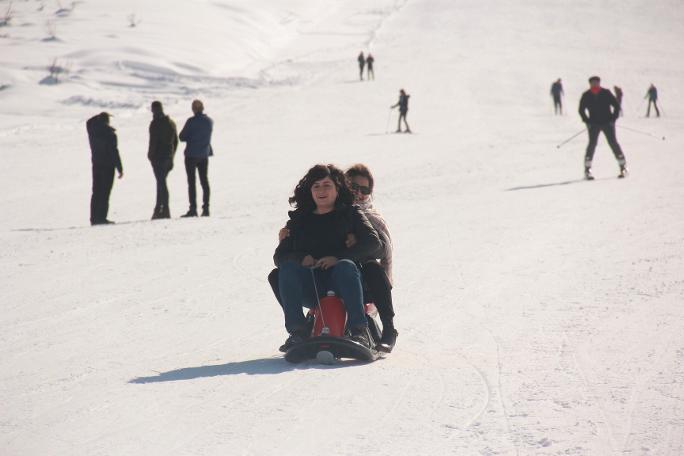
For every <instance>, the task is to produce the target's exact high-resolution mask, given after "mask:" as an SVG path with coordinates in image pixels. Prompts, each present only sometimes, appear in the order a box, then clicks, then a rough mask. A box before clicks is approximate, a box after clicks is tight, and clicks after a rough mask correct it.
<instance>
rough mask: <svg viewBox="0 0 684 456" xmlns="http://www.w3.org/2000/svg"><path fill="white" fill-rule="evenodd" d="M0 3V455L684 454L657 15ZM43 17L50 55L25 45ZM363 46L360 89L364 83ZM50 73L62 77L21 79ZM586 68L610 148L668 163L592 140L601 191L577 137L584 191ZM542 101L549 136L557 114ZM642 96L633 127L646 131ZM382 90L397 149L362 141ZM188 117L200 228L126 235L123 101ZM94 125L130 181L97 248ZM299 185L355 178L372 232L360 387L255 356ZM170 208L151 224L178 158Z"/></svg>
mask: <svg viewBox="0 0 684 456" xmlns="http://www.w3.org/2000/svg"><path fill="white" fill-rule="evenodd" d="M7 5H8V2H7V1H0V12H2V11H4V10H5V7H6V6H7ZM41 5H43V9H42V10H40V11H38V9H39V8H40V6H41ZM13 7H14V9H15V10H16V15H15V17H14V18H13V19H12V21H11V22H10V24H9V25H8V26H4V27H0V37H1V38H0V87H2V86H7V87H6V88H4V89H2V90H0V103H2V106H3V109H2V111H0V154H2V159H3V162H4V163H3V164H4V166H3V167H2V170H1V171H0V173H1V174H0V182H2V193H1V194H0V210H1V211H2V214H3V217H2V218H1V219H0V284H1V285H2V287H1V288H0V296H1V298H0V306H1V307H0V309H1V310H2V312H0V454H2V455H10V456H24V455H44V454H50V455H73V454H79V455H81V454H82V455H130V454H135V455H138V454H139V455H219V454H221V455H225V454H243V455H269V454H283V455H291V454H292V455H294V454H309V453H314V452H315V453H323V454H330V455H351V454H386V455H390V454H391V455H404V454H406V455H412V454H436V455H447V454H449V455H450V454H454V455H599V456H604V455H611V456H613V455H630V456H632V455H649V456H651V455H653V456H655V455H658V456H660V455H680V454H683V453H684V407H683V406H682V404H683V401H684V341H683V340H682V334H683V333H684V309H683V307H682V302H683V301H684V280H683V279H682V277H684V216H683V214H684V182H683V181H682V179H681V169H682V165H683V164H684V160H683V159H682V155H681V153H682V150H683V149H684V139H682V137H681V132H682V131H684V110H683V109H682V107H681V100H682V99H684V93H683V92H682V88H681V81H682V80H683V79H684V63H683V62H682V59H681V57H682V55H684V40H682V38H683V37H684V9H682V8H681V4H680V2H679V1H677V0H663V1H661V2H657V4H654V3H653V2H645V1H641V0H625V1H621V2H614V1H608V0H602V1H595V2H586V1H575V2H565V1H560V0H556V1H543V0H526V1H521V2H505V1H501V0H490V1H486V2H481V1H470V0H408V1H404V0H378V1H375V2H372V3H371V2H362V1H357V0H353V1H346V2H342V1H339V0H321V1H316V2H305V1H303V0H300V1H295V0H291V1H275V0H255V1H250V2H244V1H237V0H216V1H204V0H192V1H184V2H181V1H170V0H167V1H165V2H164V8H163V11H159V8H158V3H152V2H132V1H127V0H126V1H121V2H116V4H112V3H111V2H104V1H100V0H98V1H96V0H87V1H86V0H84V1H83V2H80V3H76V4H75V6H74V7H73V8H72V9H70V7H67V8H66V9H67V10H69V11H68V12H61V13H60V15H56V14H55V12H56V9H57V7H56V6H55V3H53V2H49V1H46V2H40V1H25V2H13ZM131 14H135V18H136V20H138V21H139V22H138V23H137V24H136V26H135V27H130V23H129V19H128V16H129V15H131ZM46 21H54V22H55V23H56V24H57V28H56V32H57V33H56V35H57V38H58V39H57V40H50V41H43V40H44V38H46V36H45V34H46V31H45V29H46V26H45V25H44V24H45V22H46ZM368 49H370V50H371V51H372V52H373V53H374V55H375V57H376V78H377V79H376V81H375V82H371V83H366V82H364V83H359V82H358V81H357V78H358V76H357V69H356V62H355V57H356V54H358V52H359V50H364V51H366V50H368ZM55 58H56V59H58V62H61V63H60V65H63V66H64V67H65V68H67V69H68V73H60V75H59V78H58V79H59V81H57V83H52V84H45V83H43V84H41V83H40V82H41V80H43V79H44V78H45V77H46V76H47V72H46V70H45V67H46V65H48V64H50V63H51V62H52V61H53V60H54V59H55ZM591 74H599V75H601V76H602V78H603V80H604V85H605V86H608V87H612V85H614V84H615V85H620V86H621V87H622V88H623V90H624V91H625V116H624V118H622V119H621V120H620V121H619V123H618V126H624V127H628V128H631V129H635V130H639V131H645V132H649V133H652V134H654V135H655V136H657V137H658V138H660V137H662V136H664V137H665V138H666V140H665V141H662V140H659V139H655V138H653V137H650V136H647V135H644V134H641V133H636V132H634V131H631V130H627V129H626V128H620V127H619V128H618V138H619V140H620V142H621V144H622V146H623V149H624V151H625V154H626V156H627V159H628V164H629V167H630V170H631V171H632V174H631V175H630V177H629V178H628V179H626V180H617V179H615V176H616V174H617V166H616V164H615V161H614V159H613V157H612V155H611V154H610V151H609V149H608V147H607V145H606V144H605V141H604V140H603V139H601V142H600V143H599V147H598V149H597V153H596V159H595V166H594V170H595V175H596V176H597V180H596V181H594V182H591V183H589V182H584V181H582V180H581V179H580V178H581V171H582V159H583V148H584V146H585V138H584V137H583V136H582V137H580V138H577V139H575V140H574V141H572V142H570V143H569V144H568V145H566V146H564V147H563V148H561V149H557V148H556V147H555V146H556V144H558V143H560V142H561V141H562V140H564V139H565V138H567V137H569V136H571V135H572V134H574V133H576V132H578V131H580V130H581V129H582V125H581V124H580V122H579V119H578V116H577V115H576V114H575V112H574V111H575V109H576V103H577V101H578V99H579V96H580V94H581V92H582V91H583V90H585V87H586V86H587V84H586V78H587V77H588V76H590V75H591ZM558 77H562V78H563V81H564V83H565V90H566V105H567V106H566V108H567V115H566V116H562V117H553V115H552V106H551V100H550V98H549V97H548V89H549V86H550V83H551V82H552V81H553V80H555V79H556V78H558ZM51 82H55V81H51ZM651 82H653V83H655V84H656V85H657V86H658V88H659V91H660V93H661V98H662V100H661V101H662V104H663V110H664V113H665V115H664V116H663V117H662V118H660V119H658V120H655V119H644V118H643V117H641V116H643V112H644V111H645V105H644V104H641V105H640V103H641V97H642V96H643V94H644V93H645V91H646V89H647V87H648V84H649V83H651ZM401 87H404V88H405V89H406V90H407V91H408V92H409V93H410V94H411V95H412V97H411V106H410V107H411V110H410V113H409V122H410V124H411V126H412V128H413V129H414V130H415V131H416V134H414V135H411V136H409V135H386V134H385V131H386V121H387V116H388V109H387V108H388V106H389V105H390V104H392V103H394V102H395V101H396V97H397V92H398V89H399V88H401ZM194 97H200V98H202V99H204V100H205V104H206V106H207V113H208V114H209V115H210V116H212V117H213V118H214V120H215V124H216V132H215V140H214V149H215V150H216V156H215V157H213V158H212V159H211V164H210V180H211V184H212V217H211V218H209V219H196V220H180V219H177V218H176V219H173V220H169V221H155V222H154V223H152V222H150V221H148V218H149V216H150V215H151V211H152V206H153V203H154V179H153V176H152V173H151V170H150V168H149V164H148V163H147V160H146V145H147V126H148V123H149V118H150V115H149V112H148V110H147V106H148V104H149V102H150V101H151V100H152V99H160V100H162V101H163V102H164V103H165V106H166V107H167V112H168V113H169V114H170V115H171V116H172V117H173V118H174V119H176V121H177V123H181V124H182V122H183V121H184V120H185V118H186V117H188V116H189V104H190V101H191V100H192V98H194ZM103 109H107V110H109V111H110V112H112V113H113V114H114V115H115V117H114V118H113V121H112V123H113V125H114V126H115V127H116V128H117V129H118V133H119V140H120V149H121V153H122V158H123V162H124V170H125V176H124V178H123V179H122V180H120V181H117V182H116V184H115V187H114V190H113V194H112V198H111V201H110V207H111V209H110V218H112V219H113V220H116V221H117V225H116V226H112V227H96V228H91V227H90V226H88V223H87V221H88V201H89V197H90V193H89V188H90V163H89V151H88V149H87V139H86V135H85V131H84V130H85V129H84V121H85V120H86V119H87V118H88V117H89V116H90V115H93V114H94V113H97V112H99V111H101V110H103ZM395 115H396V114H393V117H392V118H391V121H392V124H391V125H390V129H391V128H392V127H393V126H394V122H396V117H394V116H395ZM179 155H180V154H179ZM316 162H334V163H337V164H339V165H340V166H347V165H350V164H352V163H355V162H364V163H367V164H368V165H369V166H370V167H371V169H372V170H373V171H374V173H375V175H376V192H377V194H376V204H377V206H378V207H379V208H380V209H381V210H382V212H383V213H384V215H385V217H386V218H387V220H388V222H389V223H390V226H391V228H392V232H393V235H394V238H395V245H396V249H397V251H396V254H395V255H396V258H395V282H396V288H395V290H394V296H395V303H396V307H397V312H398V316H397V327H398V329H399V332H400V335H399V340H398V344H397V348H396V351H395V352H394V353H392V354H391V355H390V356H388V357H387V358H385V359H383V360H380V361H378V362H376V363H373V364H369V365H364V364H357V363H349V362H345V363H342V364H340V365H338V366H333V367H329V366H319V365H316V364H302V365H296V366H294V365H290V364H287V363H286V362H284V361H283V360H282V358H281V357H280V356H279V354H278V353H277V351H276V350H277V346H278V345H279V344H280V343H282V341H283V339H284V337H285V333H284V330H283V328H282V316H281V314H280V311H279V310H278V308H277V304H276V303H275V301H274V299H273V297H272V296H271V294H270V290H269V288H268V285H267V283H266V281H265V276H266V274H267V273H268V272H269V270H270V268H271V267H272V266H271V255H272V252H273V249H274V248H275V243H276V234H277V230H278V229H279V228H280V227H281V226H282V224H283V223H284V221H285V218H286V211H287V209H288V206H287V197H288V196H289V192H291V190H292V188H293V187H294V185H295V183H296V181H297V179H299V177H301V175H302V174H303V173H304V172H305V171H306V169H307V168H308V167H309V166H310V165H311V164H313V163H316ZM169 185H170V189H171V201H172V203H171V210H172V214H173V215H174V216H176V217H177V216H178V215H179V214H180V213H182V212H184V211H185V209H186V204H187V203H186V197H185V191H186V190H185V177H184V172H183V167H182V160H181V159H180V157H179V158H177V160H176V168H175V170H174V171H173V172H172V173H171V175H170V179H169Z"/></svg>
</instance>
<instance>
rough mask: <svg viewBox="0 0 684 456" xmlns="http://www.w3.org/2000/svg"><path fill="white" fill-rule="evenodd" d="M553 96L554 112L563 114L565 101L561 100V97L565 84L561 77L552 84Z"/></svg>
mask: <svg viewBox="0 0 684 456" xmlns="http://www.w3.org/2000/svg"><path fill="white" fill-rule="evenodd" d="M551 97H553V112H554V114H560V115H563V102H562V101H561V98H562V97H563V84H562V83H561V79H560V78H558V80H557V81H556V82H554V83H553V84H551Z"/></svg>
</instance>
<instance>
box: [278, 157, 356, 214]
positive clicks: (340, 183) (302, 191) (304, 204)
mask: <svg viewBox="0 0 684 456" xmlns="http://www.w3.org/2000/svg"><path fill="white" fill-rule="evenodd" d="M326 177H329V178H330V179H331V180H332V181H333V182H334V183H335V187H337V200H335V207H341V206H344V205H347V206H351V205H352V204H353V203H354V195H353V194H352V192H351V190H350V189H349V183H348V182H347V178H346V176H345V175H344V173H343V172H342V170H341V169H339V168H338V167H336V166H335V165H315V166H314V167H313V168H311V169H310V170H309V171H307V173H306V176H304V177H302V179H301V180H300V181H299V183H298V184H297V186H296V187H295V189H294V194H293V195H292V196H291V197H290V199H289V202H290V205H292V206H293V207H294V208H296V209H301V210H304V211H309V212H312V211H313V210H314V209H316V203H315V202H314V200H313V197H312V196H311V187H313V184H314V183H315V182H316V181H319V180H321V179H325V178H326Z"/></svg>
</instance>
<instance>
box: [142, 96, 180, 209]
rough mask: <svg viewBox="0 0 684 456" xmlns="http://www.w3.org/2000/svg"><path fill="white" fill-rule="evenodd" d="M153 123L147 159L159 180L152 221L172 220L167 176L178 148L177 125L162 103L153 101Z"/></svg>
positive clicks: (151, 123) (151, 124)
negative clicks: (165, 112)
mask: <svg viewBox="0 0 684 456" xmlns="http://www.w3.org/2000/svg"><path fill="white" fill-rule="evenodd" d="M151 110H152V116H153V118H152V122H150V144H149V147H148V150H147V158H148V159H149V160H150V163H151V164H152V171H153V172H154V177H155V179H156V180H157V201H156V204H155V206H154V212H153V213H152V220H155V219H165V218H166V219H167V218H171V211H170V209H169V188H168V186H167V185H166V176H168V174H169V172H171V170H172V169H173V157H174V155H175V154H176V149H177V148H178V135H177V133H176V124H175V123H174V121H173V120H171V118H170V117H169V116H167V115H166V114H164V108H163V106H162V104H161V102H160V101H153V102H152V106H151Z"/></svg>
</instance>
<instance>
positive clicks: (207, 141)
mask: <svg viewBox="0 0 684 456" xmlns="http://www.w3.org/2000/svg"><path fill="white" fill-rule="evenodd" d="M192 112H193V113H194V116H193V117H190V118H189V119H188V120H187V121H186V122H185V126H184V127H183V129H182V130H181V132H180V135H179V138H180V140H181V141H183V142H185V143H186V146H185V171H186V173H187V175H188V198H189V200H190V209H188V212H187V213H186V214H185V215H182V216H181V217H197V197H196V193H195V191H196V190H195V170H197V173H198V174H199V179H200V184H201V185H202V217H208V216H209V177H208V172H209V157H210V156H212V155H214V151H213V149H212V147H211V133H212V131H213V129H214V121H213V120H211V118H210V117H209V116H207V115H206V114H204V104H203V103H202V102H201V101H200V100H194V101H193V102H192Z"/></svg>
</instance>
